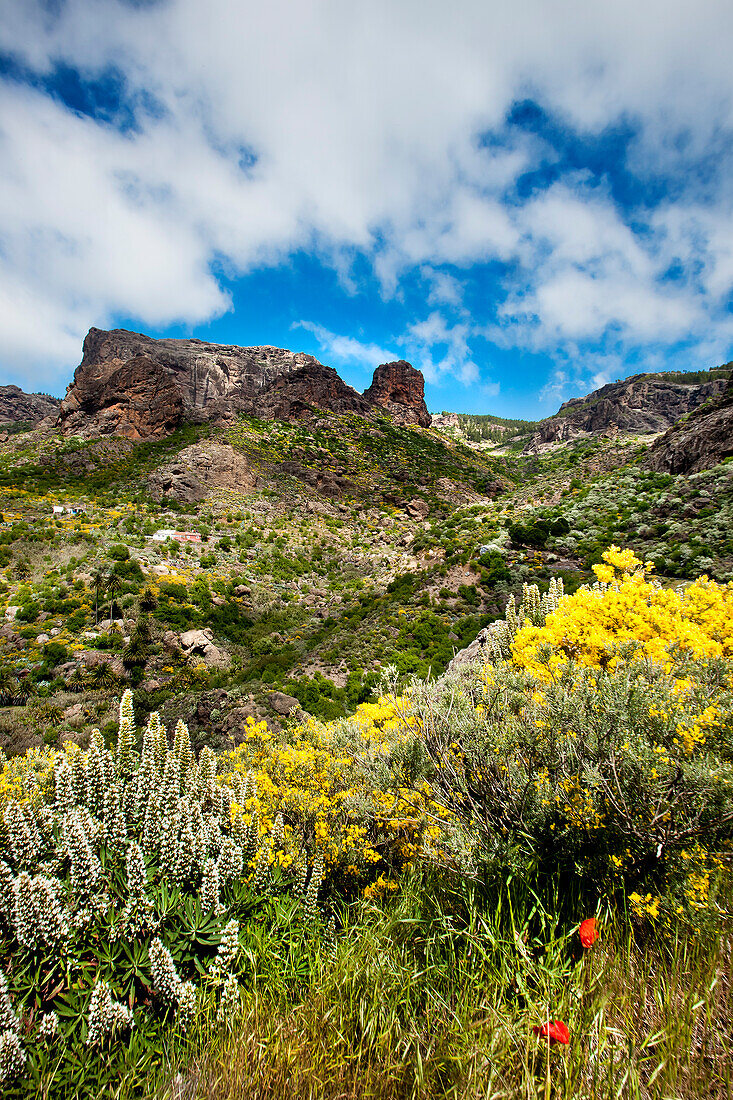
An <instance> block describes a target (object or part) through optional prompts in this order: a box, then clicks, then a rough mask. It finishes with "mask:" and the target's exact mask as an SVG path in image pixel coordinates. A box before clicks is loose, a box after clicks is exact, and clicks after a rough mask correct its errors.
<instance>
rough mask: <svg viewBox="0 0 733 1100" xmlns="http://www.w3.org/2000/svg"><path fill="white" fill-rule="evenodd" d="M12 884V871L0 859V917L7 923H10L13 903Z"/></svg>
mask: <svg viewBox="0 0 733 1100" xmlns="http://www.w3.org/2000/svg"><path fill="white" fill-rule="evenodd" d="M13 885H14V880H13V872H12V871H11V870H10V868H9V867H8V865H7V863H5V862H4V861H3V860H1V859H0V918H1V919H2V920H3V921H4V922H5V924H7V925H10V923H11V921H12V915H13V906H14V905H15V897H14V893H13Z"/></svg>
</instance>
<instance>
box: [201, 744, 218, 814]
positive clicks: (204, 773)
mask: <svg viewBox="0 0 733 1100" xmlns="http://www.w3.org/2000/svg"><path fill="white" fill-rule="evenodd" d="M199 770H200V772H201V786H202V791H201V794H202V798H203V800H204V801H205V802H208V805H209V806H210V805H211V803H212V802H213V800H214V784H215V783H216V753H215V752H214V751H213V750H212V749H211V748H210V747H209V746H208V745H204V747H203V749H202V750H201V754H200V756H199Z"/></svg>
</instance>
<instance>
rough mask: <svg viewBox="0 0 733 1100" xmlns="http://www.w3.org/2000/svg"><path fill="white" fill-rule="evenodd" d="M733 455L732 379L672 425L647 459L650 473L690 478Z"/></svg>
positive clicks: (651, 449)
mask: <svg viewBox="0 0 733 1100" xmlns="http://www.w3.org/2000/svg"><path fill="white" fill-rule="evenodd" d="M730 455H733V375H731V377H730V379H729V380H728V385H727V386H726V388H725V389H724V390H723V392H722V393H721V394H719V395H718V396H717V397H715V398H713V399H712V400H711V401H709V402H708V403H707V404H706V405H704V406H702V407H700V408H698V409H696V410H695V411H694V412H693V413H691V415H690V416H689V417H687V418H686V419H685V420H683V421H682V422H681V423H679V424H674V425H673V426H672V427H671V428H670V429H669V430H668V431H666V432H665V433H664V435H663V436H661V437H660V438H659V439H657V440H656V441H655V443H654V444H653V446H652V447H651V448H650V450H649V453H648V455H647V461H646V465H647V466H649V467H650V468H651V469H652V470H660V471H662V472H664V473H670V474H689V473H695V472H696V471H698V470H706V469H707V468H708V467H709V466H714V465H715V464H716V463H718V462H721V461H722V460H723V459H724V458H728V457H729V456H730Z"/></svg>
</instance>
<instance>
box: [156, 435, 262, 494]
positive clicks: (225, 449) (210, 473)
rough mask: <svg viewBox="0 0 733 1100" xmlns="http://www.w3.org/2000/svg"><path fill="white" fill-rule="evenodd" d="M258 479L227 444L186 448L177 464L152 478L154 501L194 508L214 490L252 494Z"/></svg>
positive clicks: (207, 444)
mask: <svg viewBox="0 0 733 1100" xmlns="http://www.w3.org/2000/svg"><path fill="white" fill-rule="evenodd" d="M256 485H257V475H256V474H255V473H254V471H253V470H252V467H251V466H250V464H249V462H248V461H247V459H246V458H245V456H244V455H243V454H241V453H240V452H239V451H235V450H234V448H233V447H230V446H229V445H228V444H223V443H194V444H192V446H190V447H185V448H184V449H183V450H182V451H181V452H180V453H179V454H178V455H177V456H176V459H175V461H174V462H170V463H168V464H167V465H166V466H162V467H161V468H160V469H159V470H155V471H154V472H153V473H152V474H151V475H150V477H149V478H148V487H149V489H150V495H151V497H152V498H153V500H158V501H160V500H163V499H166V500H177V501H179V502H180V503H182V504H192V503H194V502H196V501H199V500H203V499H204V497H205V496H206V494H207V493H208V492H209V490H210V489H216V488H219V489H236V490H237V491H239V492H242V493H246V492H250V491H251V490H252V489H254V488H255V486H256Z"/></svg>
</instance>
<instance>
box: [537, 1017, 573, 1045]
mask: <svg viewBox="0 0 733 1100" xmlns="http://www.w3.org/2000/svg"><path fill="white" fill-rule="evenodd" d="M532 1030H533V1031H534V1033H535V1035H543V1036H544V1037H545V1038H546V1039H547V1041H548V1043H550V1044H552V1043H564V1044H565V1045H567V1044H568V1043H569V1042H570V1032H569V1031H568V1025H567V1024H564V1023H563V1022H562V1020H548V1022H547V1023H546V1024H542V1026H541V1027H540V1026H539V1024H538V1025H536V1026H535V1027H534V1028H533V1029H532Z"/></svg>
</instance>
